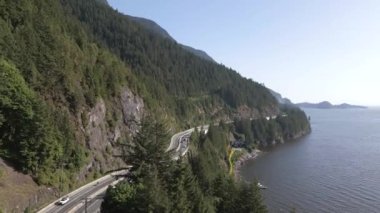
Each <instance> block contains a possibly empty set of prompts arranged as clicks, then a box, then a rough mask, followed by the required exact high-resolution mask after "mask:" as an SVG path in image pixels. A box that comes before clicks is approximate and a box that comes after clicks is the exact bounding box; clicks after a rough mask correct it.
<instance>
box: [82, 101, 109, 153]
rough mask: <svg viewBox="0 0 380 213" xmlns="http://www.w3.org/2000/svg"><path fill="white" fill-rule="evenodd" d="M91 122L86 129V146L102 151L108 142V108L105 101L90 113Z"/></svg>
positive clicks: (99, 102)
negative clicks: (106, 132)
mask: <svg viewBox="0 0 380 213" xmlns="http://www.w3.org/2000/svg"><path fill="white" fill-rule="evenodd" d="M88 116H89V122H88V124H87V126H86V128H85V130H86V135H87V141H86V145H87V146H88V147H89V148H90V149H91V150H98V149H102V148H103V147H104V146H105V145H106V143H105V142H107V137H106V134H104V133H105V131H106V119H105V117H106V106H105V103H104V101H103V99H99V101H98V102H97V103H96V104H95V106H94V107H93V108H92V109H91V111H90V112H89V113H88Z"/></svg>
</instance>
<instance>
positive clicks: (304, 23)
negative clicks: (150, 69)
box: [109, 0, 380, 106]
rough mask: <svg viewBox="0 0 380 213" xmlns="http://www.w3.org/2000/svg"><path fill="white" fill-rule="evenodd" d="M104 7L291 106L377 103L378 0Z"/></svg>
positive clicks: (127, 3) (132, 3)
mask: <svg viewBox="0 0 380 213" xmlns="http://www.w3.org/2000/svg"><path fill="white" fill-rule="evenodd" d="M109 3H110V4H111V6H113V7H114V8H115V9H117V10H119V11H120V12H122V13H125V14H128V15H133V16H139V17H144V18H148V19H151V20H153V21H155V22H156V23H158V24H159V25H160V26H162V27H163V28H164V29H165V30H167V31H168V32H169V34H170V35H171V36H172V37H173V38H174V39H176V40H177V41H178V42H180V43H183V44H186V45H189V46H192V47H194V48H197V49H201V50H204V51H206V52H207V53H208V54H209V55H210V56H211V57H213V58H214V59H215V60H216V61H217V62H218V63H222V64H224V65H226V66H227V67H231V68H233V69H235V70H236V71H238V72H239V73H240V74H241V75H243V76H244V77H247V78H251V79H253V80H255V81H257V82H259V83H263V84H264V85H265V86H267V87H269V88H271V89H273V90H275V91H277V92H279V93H281V94H282V95H283V97H287V98H289V99H290V100H292V101H293V102H295V103H298V102H321V101H329V102H331V103H334V104H339V103H350V104H357V105H366V106H379V105H380V100H375V98H376V97H377V91H380V84H378V82H377V81H378V79H380V74H378V73H377V72H378V71H380V61H379V60H378V58H379V56H380V40H379V39H378V38H377V37H378V35H379V33H380V23H379V22H378V20H380V1H374V0H366V1H354V0H344V1H343V0H337V1H329V0H311V1H301V0H293V1H291V0H286V1H281V2H277V1H264V0H260V1H239V2H238V3H236V2H231V1H226V0H222V1H217V2H216V1H207V2H204V1H200V0H195V1H175V0H167V1H163V2H161V1H160V2H155V1H147V0H139V1H137V0H135V1H132V0H126V1H118V0H109Z"/></svg>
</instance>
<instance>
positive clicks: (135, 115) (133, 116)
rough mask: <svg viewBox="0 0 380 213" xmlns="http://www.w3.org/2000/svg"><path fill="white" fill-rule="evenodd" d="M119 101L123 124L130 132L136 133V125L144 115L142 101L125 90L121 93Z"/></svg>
mask: <svg viewBox="0 0 380 213" xmlns="http://www.w3.org/2000/svg"><path fill="white" fill-rule="evenodd" d="M120 101H121V106H122V110H123V117H124V123H125V124H126V125H127V126H128V128H129V129H130V131H131V132H136V131H137V125H136V124H137V123H139V122H140V121H141V118H142V116H143V114H144V102H143V100H142V99H141V98H140V97H138V96H136V95H134V94H133V93H132V91H131V90H129V89H128V88H126V89H124V91H123V92H122V93H121V96H120Z"/></svg>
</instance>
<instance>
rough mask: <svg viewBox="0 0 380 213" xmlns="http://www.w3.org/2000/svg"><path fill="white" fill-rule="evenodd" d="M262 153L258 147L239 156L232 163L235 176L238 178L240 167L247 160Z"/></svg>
mask: <svg viewBox="0 0 380 213" xmlns="http://www.w3.org/2000/svg"><path fill="white" fill-rule="evenodd" d="M261 154H262V151H261V150H259V149H254V150H253V151H252V152H250V153H246V154H244V155H243V156H241V157H240V158H239V159H238V160H237V161H236V162H235V164H234V174H235V178H237V179H240V168H241V166H242V165H244V164H245V163H246V162H247V161H249V160H254V159H256V158H257V157H258V156H260V155H261Z"/></svg>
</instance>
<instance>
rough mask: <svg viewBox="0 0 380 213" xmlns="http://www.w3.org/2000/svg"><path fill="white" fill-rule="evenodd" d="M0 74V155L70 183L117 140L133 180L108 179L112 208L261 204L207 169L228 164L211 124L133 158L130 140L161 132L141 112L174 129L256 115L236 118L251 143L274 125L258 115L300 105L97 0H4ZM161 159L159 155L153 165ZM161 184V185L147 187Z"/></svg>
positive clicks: (291, 122) (116, 149)
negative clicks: (183, 153) (180, 154)
mask: <svg viewBox="0 0 380 213" xmlns="http://www.w3.org/2000/svg"><path fill="white" fill-rule="evenodd" d="M0 80H1V84H0V157H1V158H2V159H5V160H6V161H7V162H10V164H11V165H12V166H14V167H15V168H16V169H17V170H18V171H22V172H23V173H25V174H29V175H30V176H32V177H33V178H34V180H35V181H36V182H37V183H38V184H41V185H47V186H52V187H54V188H57V189H58V190H59V191H68V190H69V189H72V188H75V187H77V185H78V184H82V183H83V182H85V181H86V180H88V179H91V178H96V177H98V176H99V175H102V174H104V173H105V172H107V171H108V170H109V169H110V168H113V169H115V168H118V164H115V163H114V162H115V161H117V160H110V159H116V158H118V156H120V155H119V154H120V152H121V151H122V150H123V151H125V153H124V159H123V160H124V161H125V162H126V163H128V164H130V163H132V164H134V165H135V168H136V171H134V172H133V174H134V176H135V178H136V182H137V183H138V184H135V185H127V184H124V183H123V184H121V186H120V187H117V188H116V189H115V190H121V193H126V194H124V195H123V196H126V197H124V198H123V199H127V200H123V202H120V203H117V202H116V203H113V202H114V200H113V199H108V200H107V202H106V203H105V204H104V205H109V206H113V207H114V208H115V209H123V208H124V207H125V205H130V203H128V202H132V203H134V204H133V205H135V204H136V202H137V203H140V202H142V203H141V204H139V205H138V206H137V207H136V209H138V208H150V209H151V208H160V209H161V208H162V210H163V211H169V210H170V211H177V210H178V209H180V208H184V209H188V211H193V210H194V211H195V209H193V208H196V209H198V210H201V209H206V210H208V209H210V211H211V210H212V211H218V212H228V210H231V209H232V208H238V207H237V206H236V204H235V201H238V200H244V199H251V198H252V199H253V200H255V202H253V203H252V204H248V203H247V204H246V206H244V205H241V206H239V208H247V209H250V208H258V209H261V208H262V206H261V204H260V198H259V197H257V196H259V195H258V193H257V189H256V188H255V187H254V186H253V185H251V186H249V185H240V184H238V183H235V182H234V181H233V180H232V179H231V178H230V177H228V176H226V175H225V171H224V169H223V168H220V169H216V170H214V169H212V170H210V171H208V170H207V169H205V168H215V165H219V164H221V162H222V167H223V165H224V163H225V159H224V157H225V156H224V154H223V152H222V148H224V146H225V145H226V144H224V142H223V141H225V140H224V137H225V136H224V135H223V134H224V133H222V132H223V131H222V130H220V129H218V128H217V127H215V128H212V129H211V130H210V133H209V134H208V135H207V136H201V135H197V136H196V137H195V138H194V144H197V146H199V147H198V149H193V150H192V153H191V155H190V156H189V158H187V159H183V160H180V161H178V162H171V161H168V156H167V154H165V153H164V152H157V156H155V157H157V159H159V161H155V162H153V161H151V160H149V159H148V158H146V156H145V158H144V156H141V158H138V159H135V161H133V159H132V158H131V157H130V156H133V153H130V152H128V150H125V149H126V147H129V149H131V150H135V148H136V147H131V146H134V144H136V143H137V144H138V143H146V141H144V140H146V138H144V137H145V136H144V135H146V134H155V135H157V132H156V133H151V131H152V128H153V129H154V128H163V127H160V125H159V122H158V123H157V122H156V123H155V122H153V123H152V124H149V123H147V122H146V121H144V122H142V123H141V126H138V125H137V124H138V123H139V120H140V117H141V116H140V114H144V115H149V116H152V120H159V119H162V118H165V119H166V121H167V123H169V124H170V129H171V132H170V134H172V133H174V132H175V131H176V130H179V129H183V128H185V127H188V126H195V125H199V124H204V123H212V122H215V121H219V120H233V119H234V118H239V120H240V119H243V121H244V118H246V119H248V120H249V119H252V118H254V121H255V122H257V125H256V124H255V122H253V121H252V123H250V124H249V125H248V126H247V125H245V124H244V125H243V124H242V125H241V126H242V127H241V128H240V127H239V128H237V129H238V130H237V131H238V132H239V131H240V132H241V133H242V134H246V135H247V136H246V139H247V141H249V142H250V143H252V144H255V143H256V144H257V141H264V140H265V141H270V139H274V140H275V139H276V136H277V134H278V132H274V133H273V134H271V133H268V134H266V135H269V136H260V134H261V131H265V129H273V128H267V127H266V125H267V124H265V125H264V124H260V118H265V117H266V116H273V115H281V113H287V114H288V115H291V114H292V113H295V114H297V115H300V112H299V111H297V110H289V109H282V108H281V107H280V105H279V104H278V103H277V101H276V99H275V98H274V97H273V96H272V95H271V93H270V92H269V91H268V89H267V88H265V87H264V86H263V85H261V84H259V83H257V82H254V81H253V80H250V79H246V78H244V77H242V76H241V75H240V74H238V73H237V72H236V71H234V70H232V69H230V68H227V67H225V66H223V65H220V64H217V63H215V62H212V61H209V60H204V59H202V58H200V57H198V56H196V55H194V54H192V53H191V52H189V51H187V50H185V49H184V48H183V47H182V46H181V45H180V44H178V43H176V42H175V41H173V40H172V39H167V38H164V37H162V36H160V35H158V34H156V33H154V32H152V31H150V30H148V29H146V28H145V27H144V26H142V25H140V24H139V23H138V22H137V21H136V20H133V19H131V18H130V17H128V16H126V15H123V14H120V13H119V12H117V11H115V10H113V9H112V8H110V7H109V6H108V5H107V4H104V1H97V0H18V1H14V0H0ZM140 106H141V109H140ZM131 111H132V112H133V113H130V112H131ZM140 111H142V112H141V113H140ZM281 111H282V112H281ZM136 112H138V113H136ZM132 114H133V115H132ZM137 115H138V116H137ZM139 116H140V117H139ZM289 117H292V116H289ZM243 121H242V122H243ZM305 122H306V123H307V120H306V119H305V118H303V117H302V116H299V117H298V118H296V119H286V118H285V117H284V118H282V117H279V116H278V117H277V119H276V122H275V123H274V124H273V125H274V126H275V128H278V129H281V133H282V134H283V135H286V137H289V138H291V137H293V136H294V134H297V131H299V130H300V131H302V128H303V127H304V126H305V124H306V123H305ZM135 123H136V124H135ZM136 125H137V128H136ZM157 125H158V126H157ZM270 125H272V124H270ZM297 125H300V127H297ZM256 126H257V127H256ZM290 126H292V127H290ZM138 128H141V129H144V131H138ZM220 128H222V127H220ZM145 129H146V131H145ZM245 129H249V130H252V131H253V133H252V134H253V136H249V135H248V133H247V132H246V131H245ZM252 131H250V132H252ZM268 131H271V130H268ZM140 132H141V134H140ZM167 133H168V134H169V132H167ZM136 134H137V135H136ZM167 136H168V135H167V134H165V135H157V137H158V138H157V141H156V142H157V143H158V144H156V145H155V146H157V147H155V149H157V150H162V149H163V148H164V146H165V145H166V146H167V145H168V138H167ZM263 137H270V138H263ZM132 138H133V140H132ZM164 142H165V143H164ZM121 147H123V148H121ZM151 148H152V147H151ZM136 151H138V150H136ZM119 160H120V159H119ZM160 160H162V161H165V162H167V164H163V165H159V164H158V162H160ZM120 161H121V160H120ZM137 161H139V162H137ZM223 162H224V163H223ZM147 169H151V170H149V171H150V172H147V171H148V170H147ZM152 177H157V178H152ZM151 179H154V181H153V182H152V180H151ZM73 180H77V181H73ZM169 181H171V182H169ZM161 184H162V185H161ZM158 185H160V187H158V188H157V191H154V190H152V191H150V190H148V189H151V188H153V187H152V186H158ZM171 187H174V188H171ZM175 187H177V188H175ZM136 192H139V193H137V194H139V195H140V193H141V194H144V193H145V195H147V196H148V197H149V198H151V200H150V201H151V202H152V204H151V205H153V207H152V206H151V205H146V206H142V205H143V201H142V200H141V199H143V198H142V197H138V196H139V195H138V196H137V195H136ZM177 192H178V193H183V194H186V196H184V198H183V199H184V200H182V201H181V202H180V203H172V202H170V200H172V199H173V197H174V193H177ZM226 192H231V193H232V194H233V195H231V194H226ZM113 193H114V191H112V190H111V191H109V193H108V196H109V197H111V198H112V194H113ZM161 193H162V194H163V195H164V196H158V195H161ZM114 194H115V196H116V195H117V194H119V193H116V192H115V193H114ZM133 196H137V197H133ZM129 198H130V199H129ZM160 199H162V200H160ZM124 201H125V202H126V203H127V204H126V203H125V202H124ZM144 202H149V200H145V201H144ZM177 204H178V205H179V206H176V205H177ZM131 205H132V204H131ZM136 205H137V204H136ZM249 205H253V206H249ZM175 209H177V210H175ZM115 211H116V210H115ZM115 211H114V212H115ZM136 211H137V210H136ZM243 212H244V211H243Z"/></svg>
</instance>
